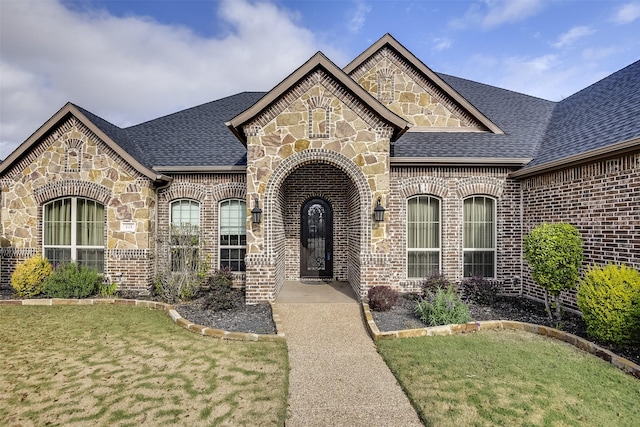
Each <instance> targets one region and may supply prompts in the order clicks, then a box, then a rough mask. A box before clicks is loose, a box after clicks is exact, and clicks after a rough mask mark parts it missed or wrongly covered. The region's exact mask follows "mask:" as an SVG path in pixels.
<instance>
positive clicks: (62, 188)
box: [33, 179, 112, 206]
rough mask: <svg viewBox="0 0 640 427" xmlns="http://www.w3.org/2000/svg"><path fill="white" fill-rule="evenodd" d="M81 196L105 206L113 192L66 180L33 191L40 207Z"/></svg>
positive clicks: (102, 187)
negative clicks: (58, 200) (66, 198)
mask: <svg viewBox="0 0 640 427" xmlns="http://www.w3.org/2000/svg"><path fill="white" fill-rule="evenodd" d="M70 196H79V197H86V198H88V199H93V200H95V201H97V202H100V203H102V204H103V205H105V206H106V205H108V204H109V201H110V200H111V196H112V194H111V190H109V189H108V188H107V187H105V186H102V185H100V184H96V183H93V182H88V181H80V180H74V179H69V180H64V181H56V182H50V183H48V184H45V185H43V186H42V187H38V188H36V189H34V190H33V197H34V199H35V201H36V203H38V205H43V204H44V203H45V202H48V201H49V200H53V199H57V198H60V197H70Z"/></svg>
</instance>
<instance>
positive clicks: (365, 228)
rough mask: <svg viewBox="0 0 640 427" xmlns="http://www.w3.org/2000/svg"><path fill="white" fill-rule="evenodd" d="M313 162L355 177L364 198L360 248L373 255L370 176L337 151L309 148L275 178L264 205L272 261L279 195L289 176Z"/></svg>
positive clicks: (267, 252)
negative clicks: (332, 167) (366, 175)
mask: <svg viewBox="0 0 640 427" xmlns="http://www.w3.org/2000/svg"><path fill="white" fill-rule="evenodd" d="M312 163H324V164H328V165H331V166H335V167H337V168H338V169H340V170H342V171H343V172H344V173H345V174H347V176H348V177H349V178H351V180H352V182H353V184H354V186H355V187H356V188H357V190H358V197H359V199H360V218H361V222H360V224H361V225H360V227H361V230H360V231H361V232H360V247H361V248H362V253H363V254H365V255H366V254H369V253H370V252H371V226H372V224H371V221H372V217H371V212H370V208H371V206H370V205H371V198H372V194H371V189H370V188H369V184H368V182H367V179H366V177H365V176H364V174H363V173H362V171H361V170H360V169H359V168H358V166H357V165H356V164H355V163H353V162H352V161H351V160H349V159H348V158H347V157H345V156H344V155H342V154H340V153H337V152H335V151H329V150H323V149H309V150H305V151H302V152H299V153H296V154H294V155H292V156H290V157H287V158H286V159H285V160H284V161H282V163H280V165H278V167H277V169H276V170H275V171H274V172H273V174H272V175H271V178H270V179H269V182H268V183H267V187H266V190H265V193H264V197H263V200H264V201H263V203H264V213H265V215H264V223H265V239H264V241H265V247H264V249H265V255H266V257H267V258H268V259H272V258H273V256H274V253H273V250H274V248H273V226H274V224H273V222H272V221H273V220H272V217H273V215H272V214H273V212H274V210H275V206H276V204H277V203H279V199H278V193H279V191H280V189H281V187H282V184H283V183H284V181H285V180H286V179H287V177H288V176H289V175H290V174H291V173H292V172H293V171H294V170H296V169H298V168H300V167H302V166H304V165H307V164H312Z"/></svg>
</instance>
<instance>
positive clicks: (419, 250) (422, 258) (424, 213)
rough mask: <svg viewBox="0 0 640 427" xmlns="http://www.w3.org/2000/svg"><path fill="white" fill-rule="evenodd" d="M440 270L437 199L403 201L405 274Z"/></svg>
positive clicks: (437, 271) (411, 276) (413, 275)
mask: <svg viewBox="0 0 640 427" xmlns="http://www.w3.org/2000/svg"><path fill="white" fill-rule="evenodd" d="M439 272H440V200H439V199H437V198H435V197H432V196H415V197H412V198H410V199H408V200H407V277H409V278H420V277H428V276H431V275H433V274H438V273H439Z"/></svg>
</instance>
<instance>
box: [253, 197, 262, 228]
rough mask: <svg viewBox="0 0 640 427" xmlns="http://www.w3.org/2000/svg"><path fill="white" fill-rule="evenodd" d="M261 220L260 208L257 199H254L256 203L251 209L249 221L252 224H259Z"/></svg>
mask: <svg viewBox="0 0 640 427" xmlns="http://www.w3.org/2000/svg"><path fill="white" fill-rule="evenodd" d="M261 220H262V209H260V206H258V199H256V205H255V206H254V208H253V209H251V222H253V223H254V224H260V221H261Z"/></svg>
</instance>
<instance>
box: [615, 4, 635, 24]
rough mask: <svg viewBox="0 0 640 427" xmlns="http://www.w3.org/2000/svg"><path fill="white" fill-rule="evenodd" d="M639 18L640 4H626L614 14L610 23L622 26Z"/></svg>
mask: <svg viewBox="0 0 640 427" xmlns="http://www.w3.org/2000/svg"><path fill="white" fill-rule="evenodd" d="M638 18H640V3H636V2H633V3H627V4H624V5H622V6H620V7H619V8H618V9H617V10H616V11H615V13H614V15H613V17H612V18H611V21H612V22H614V23H616V24H620V25H624V24H630V23H632V22H633V21H635V20H636V19H638Z"/></svg>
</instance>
